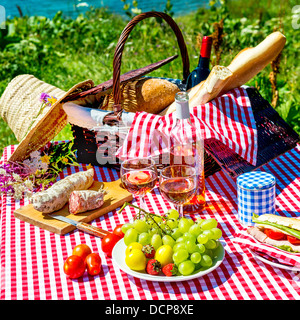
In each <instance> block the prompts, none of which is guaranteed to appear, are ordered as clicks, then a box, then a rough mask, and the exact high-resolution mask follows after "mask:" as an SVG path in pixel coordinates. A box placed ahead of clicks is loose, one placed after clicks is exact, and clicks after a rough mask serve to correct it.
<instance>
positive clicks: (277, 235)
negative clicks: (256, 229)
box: [264, 229, 286, 240]
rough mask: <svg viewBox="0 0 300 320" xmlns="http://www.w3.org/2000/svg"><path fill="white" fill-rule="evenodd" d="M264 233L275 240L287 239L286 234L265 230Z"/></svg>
mask: <svg viewBox="0 0 300 320" xmlns="http://www.w3.org/2000/svg"><path fill="white" fill-rule="evenodd" d="M264 233H265V234H266V235H267V236H268V237H269V238H271V239H273V240H283V239H285V237H286V235H285V234H284V233H282V232H280V231H275V230H272V229H265V230H264Z"/></svg>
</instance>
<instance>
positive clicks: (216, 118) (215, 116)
mask: <svg viewBox="0 0 300 320" xmlns="http://www.w3.org/2000/svg"><path fill="white" fill-rule="evenodd" d="M175 121H176V115H175V112H173V113H170V114H167V115H165V116H159V115H155V114H149V113H146V112H138V113H136V115H135V118H134V120H133V123H132V125H131V127H130V130H129V133H128V135H127V137H126V139H125V140H124V142H123V145H122V146H121V147H120V148H119V149H118V151H117V157H119V158H120V159H122V160H123V159H128V158H134V157H149V156H157V155H159V154H163V153H165V152H167V151H168V150H167V148H168V146H167V145H166V144H165V143H157V140H158V139H156V138H155V137H156V136H157V135H158V134H159V135H161V136H165V137H168V136H169V134H170V131H171V130H172V127H173V125H174V123H175ZM191 121H192V123H194V125H195V127H196V129H197V134H198V135H199V137H200V135H201V136H202V137H203V138H204V139H208V138H215V139H218V140H220V141H221V142H222V143H224V144H225V145H226V146H228V147H229V148H231V149H232V150H233V151H234V152H236V153H237V154H238V155H240V156H241V157H242V158H244V159H245V160H247V161H248V162H249V163H251V164H252V165H256V157H257V129H256V124H255V119H254V115H253V112H252V108H251V104H250V99H249V97H248V94H247V91H246V89H245V88H244V87H239V88H236V89H234V90H231V91H229V92H227V93H226V94H224V95H222V96H220V97H217V98H215V99H214V100H212V101H210V102H208V103H205V104H203V105H199V106H196V107H194V108H193V110H191ZM188 138H189V137H186V139H188ZM161 140H163V139H161ZM154 141H155V143H154Z"/></svg>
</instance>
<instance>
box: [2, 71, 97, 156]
mask: <svg viewBox="0 0 300 320" xmlns="http://www.w3.org/2000/svg"><path fill="white" fill-rule="evenodd" d="M93 86H94V83H93V81H92V80H86V81H84V82H81V83H78V84H76V85H75V86H74V87H72V88H71V89H70V90H69V91H68V92H65V91H63V90H60V89H59V88H56V87H54V86H52V85H50V84H48V83H46V82H44V81H41V80H39V79H37V78H35V77H34V76H32V75H29V74H25V75H20V76H17V77H15V78H14V79H13V80H12V81H11V82H10V83H9V84H8V86H7V88H6V89H5V91H4V93H3V95H2V96H1V98H0V115H1V116H2V118H3V119H4V121H5V122H7V124H8V126H9V127H10V128H11V130H12V131H13V133H14V134H15V136H16V138H17V140H18V141H19V144H18V146H17V148H16V149H15V151H14V152H13V154H12V155H11V156H10V158H9V160H11V161H22V160H24V159H26V158H27V157H28V156H29V155H30V153H31V152H32V151H35V150H39V149H40V148H41V147H43V146H44V145H45V144H46V143H47V142H49V141H50V140H51V139H53V138H54V137H55V136H56V135H57V134H58V133H59V132H60V131H61V130H62V129H63V128H64V126H65V125H66V124H67V115H66V113H65V112H64V110H63V108H62V103H61V101H62V100H63V99H64V98H66V97H67V96H69V95H71V94H72V93H75V92H76V93H77V92H78V91H83V90H87V89H89V88H91V87H93ZM43 92H45V93H48V94H49V95H50V96H53V97H55V98H56V99H57V101H56V102H55V103H54V104H53V105H52V106H45V107H44V109H42V108H41V106H42V102H41V101H40V97H41V94H42V93H43Z"/></svg>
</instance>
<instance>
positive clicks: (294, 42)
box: [0, 0, 300, 155]
mask: <svg viewBox="0 0 300 320" xmlns="http://www.w3.org/2000/svg"><path fill="white" fill-rule="evenodd" d="M122 1H123V2H124V3H125V7H124V11H125V12H126V13H127V15H129V16H133V15H135V14H137V13H138V12H139V11H140V10H139V9H138V1H133V2H132V3H131V2H130V1H124V0H122ZM296 2H297V1H296V0H290V1H287V0H280V1H271V0H263V1H254V0H248V1H247V2H245V1H242V0H228V1H224V0H223V1H219V2H218V1H210V5H209V6H208V7H207V8H203V9H199V10H198V11H197V12H193V13H190V14H187V15H184V16H179V17H174V19H175V21H176V22H177V23H178V25H179V27H180V28H181V30H182V32H183V34H184V38H185V40H186V43H187V47H188V51H189V55H190V64H191V70H193V68H194V67H196V65H197V62H198V58H199V48H198V47H197V36H198V35H199V34H202V35H209V34H211V33H212V32H213V31H214V29H213V23H214V22H217V21H220V19H222V18H225V20H224V32H225V37H224V39H223V44H222V55H221V61H220V64H221V65H225V66H226V65H228V64H229V63H230V61H231V60H232V59H233V58H234V56H235V55H236V54H237V53H238V52H239V51H240V50H242V49H243V48H246V47H252V46H256V45H257V44H258V43H259V42H260V41H262V40H263V39H264V38H265V37H266V36H267V35H268V34H270V33H272V32H273V30H274V28H281V29H280V30H282V32H283V33H284V34H285V36H286V38H287V42H286V46H285V48H284V51H283V55H282V61H281V65H280V67H281V68H280V74H279V76H278V89H279V97H280V99H279V104H278V106H277V111H278V112H279V113H280V114H281V116H282V117H283V118H284V119H285V120H286V121H287V122H288V123H289V124H290V125H291V126H292V127H293V128H294V129H295V130H296V131H297V132H298V133H300V113H299V100H300V95H299V73H300V66H299V58H298V52H299V49H300V41H299V33H300V29H293V27H292V20H293V17H292V8H293V6H295V5H297V3H296ZM131 9H133V10H131ZM165 10H166V12H167V13H169V14H171V15H172V0H171V1H170V0H168V1H166V9H165ZM299 20H300V19H299ZM127 22H128V19H127V20H126V19H125V18H124V17H121V16H118V15H115V14H112V13H110V12H109V11H107V10H106V9H91V10H90V11H89V12H88V13H86V14H85V15H80V16H78V17H77V18H76V19H70V18H67V17H64V16H63V14H62V13H61V12H58V13H57V14H56V15H55V17H54V18H53V19H49V18H46V17H38V16H31V17H28V16H25V17H23V18H19V17H15V18H13V19H11V20H9V21H7V23H6V25H7V28H6V29H5V30H0V31H1V32H0V66H1V67H0V95H1V94H2V93H3V91H4V89H5V87H6V86H7V84H8V83H9V81H10V80H11V79H13V78H14V77H15V76H17V75H19V74H25V73H28V74H33V75H34V76H35V77H37V78H39V79H41V80H43V81H45V82H47V83H50V84H52V85H55V86H57V87H59V88H61V89H63V90H68V89H69V88H70V87H72V86H73V85H74V84H76V83H78V82H81V81H83V80H85V79H92V80H93V81H94V82H95V84H99V83H101V82H104V81H106V80H108V79H110V78H112V72H113V69H112V61H113V54H114V50H115V47H116V44H117V41H118V39H119V36H120V34H121V32H122V30H123V28H124V27H125V25H126V24H127ZM298 23H300V21H298ZM174 54H179V55H180V53H179V48H178V45H177V43H176V38H175V36H174V34H173V32H172V30H171V29H170V28H169V27H168V26H167V25H165V24H164V23H162V21H159V20H157V19H148V20H146V21H144V22H141V23H140V24H138V25H137V26H136V27H135V29H134V30H133V31H132V33H131V35H130V37H129V39H128V42H127V43H126V46H125V51H124V53H123V59H122V70H121V72H122V73H124V72H127V71H129V70H132V69H137V68H139V67H142V66H145V65H147V64H150V63H152V62H156V61H159V60H161V59H164V58H166V57H168V56H171V55H174ZM214 59H215V56H214V52H212V65H213V63H214ZM270 71H271V69H270V66H268V67H266V68H265V69H264V70H263V71H262V72H261V73H260V74H259V75H257V76H256V77H255V78H253V79H252V80H251V81H250V82H249V83H248V84H249V85H253V86H256V87H258V88H259V90H260V92H261V94H262V95H263V96H264V97H265V98H266V99H267V100H268V101H271V98H272V91H271V85H270V82H269V78H268V76H269V73H270ZM152 75H153V76H162V77H164V76H165V77H173V78H181V77H182V63H181V60H180V58H178V59H176V60H175V61H174V62H172V63H170V64H168V65H166V66H164V67H162V68H160V69H159V70H157V71H154V72H153V73H152ZM71 137H72V133H71V131H70V127H69V126H67V127H66V128H64V129H63V130H62V131H61V133H59V135H58V136H57V137H56V138H55V139H56V140H61V139H69V138H71ZM14 143H17V140H16V139H15V137H14V134H13V133H12V131H11V130H10V128H9V127H8V126H7V125H6V124H5V122H4V121H3V120H2V119H0V155H1V153H2V151H3V148H4V147H5V146H7V145H9V144H14Z"/></svg>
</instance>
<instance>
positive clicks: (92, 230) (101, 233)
mask: <svg viewBox="0 0 300 320" xmlns="http://www.w3.org/2000/svg"><path fill="white" fill-rule="evenodd" d="M48 216H49V217H52V218H54V219H57V220H60V221H63V222H66V223H69V224H72V225H73V226H75V227H76V228H77V229H79V230H81V231H84V232H86V233H89V234H91V235H93V236H96V237H99V238H104V237H105V236H106V235H108V234H109V233H110V232H108V231H106V230H103V229H101V228H98V227H95V226H91V225H90V224H88V223H85V222H80V221H76V220H72V219H69V218H67V217H64V216H61V215H58V214H51V215H50V214H48Z"/></svg>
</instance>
